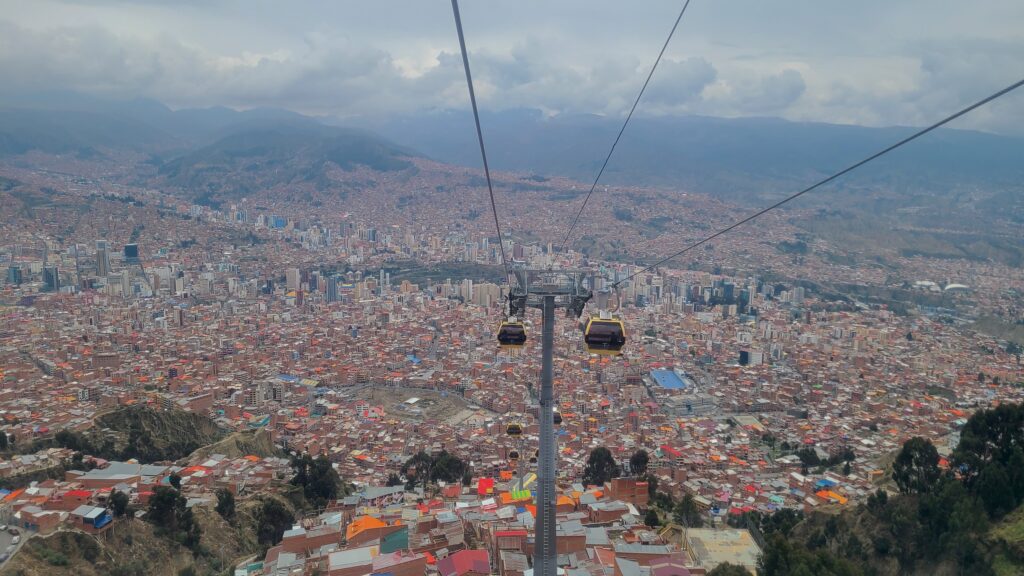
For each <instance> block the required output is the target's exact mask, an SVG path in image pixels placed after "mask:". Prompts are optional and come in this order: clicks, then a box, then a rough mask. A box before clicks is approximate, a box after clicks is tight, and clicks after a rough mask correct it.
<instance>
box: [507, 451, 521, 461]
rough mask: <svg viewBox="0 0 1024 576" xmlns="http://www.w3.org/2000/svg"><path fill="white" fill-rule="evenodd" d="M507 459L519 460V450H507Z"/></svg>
mask: <svg viewBox="0 0 1024 576" xmlns="http://www.w3.org/2000/svg"><path fill="white" fill-rule="evenodd" d="M508 459H509V460H519V452H518V451H517V450H513V451H511V452H509V453H508Z"/></svg>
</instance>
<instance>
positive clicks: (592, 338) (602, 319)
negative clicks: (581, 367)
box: [583, 313, 626, 356]
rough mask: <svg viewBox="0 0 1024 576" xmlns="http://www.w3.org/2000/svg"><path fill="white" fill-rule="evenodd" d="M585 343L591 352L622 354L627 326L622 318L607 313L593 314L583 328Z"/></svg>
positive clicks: (607, 354) (608, 354) (610, 354)
mask: <svg viewBox="0 0 1024 576" xmlns="http://www.w3.org/2000/svg"><path fill="white" fill-rule="evenodd" d="M583 343H584V345H585V346H586V348H587V352H588V353H590V354H602V355H605V356H615V355H618V354H621V353H622V347H623V346H624V345H625V344H626V326H625V325H624V324H623V323H622V320H619V319H618V318H613V317H612V316H611V315H610V314H607V313H602V314H601V315H599V316H591V317H590V319H589V320H588V321H587V326H586V327H585V328H584V329H583Z"/></svg>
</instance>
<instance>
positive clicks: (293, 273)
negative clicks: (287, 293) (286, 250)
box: [284, 268, 302, 290]
mask: <svg viewBox="0 0 1024 576" xmlns="http://www.w3.org/2000/svg"><path fill="white" fill-rule="evenodd" d="M284 279H285V289H286V290H298V289H299V285H300V283H301V281H302V274H301V273H300V272H299V269H298V268H289V269H287V270H285V272H284Z"/></svg>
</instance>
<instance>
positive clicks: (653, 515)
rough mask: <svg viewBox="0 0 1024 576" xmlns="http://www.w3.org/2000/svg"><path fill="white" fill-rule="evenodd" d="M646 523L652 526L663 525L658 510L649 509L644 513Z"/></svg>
mask: <svg viewBox="0 0 1024 576" xmlns="http://www.w3.org/2000/svg"><path fill="white" fill-rule="evenodd" d="M644 524H645V525H647V526H650V527H651V528H656V527H658V526H661V519H660V518H658V512H657V511H655V509H654V508H648V509H647V514H644Z"/></svg>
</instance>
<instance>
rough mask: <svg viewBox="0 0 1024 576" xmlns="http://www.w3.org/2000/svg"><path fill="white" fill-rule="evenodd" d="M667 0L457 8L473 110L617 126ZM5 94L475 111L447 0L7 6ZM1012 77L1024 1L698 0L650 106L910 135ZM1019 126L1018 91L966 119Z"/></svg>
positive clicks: (661, 26) (498, 1) (185, 0)
mask: <svg viewBox="0 0 1024 576" xmlns="http://www.w3.org/2000/svg"><path fill="white" fill-rule="evenodd" d="M681 6H682V2H681V1H676V0H629V1H624V0H616V1H612V0H463V2H462V17H463V24H464V26H465V30H466V36H467V43H468V44H469V47H470V52H471V54H470V57H471V64H472V65H473V68H474V76H475V79H476V81H477V91H478V95H479V98H480V104H481V106H482V107H484V108H485V109H488V110H500V109H507V108H522V107H526V108H539V109H543V110H545V111H547V112H549V113H559V112H586V113H599V114H611V115H618V114H623V113H624V111H625V110H628V107H629V105H630V103H631V102H632V99H633V98H634V97H635V94H636V91H637V90H638V89H639V87H640V85H641V84H642V82H643V79H644V77H645V75H646V74H647V71H648V70H649V67H650V66H651V63H652V62H653V60H654V57H655V56H656V55H657V52H658V49H659V48H660V46H661V43H662V42H663V41H664V38H665V36H666V35H667V33H668V30H669V28H670V27H671V24H672V21H673V20H674V18H675V16H676V15H677V14H678V11H679V9H680V7H681ZM0 77H2V78H3V79H4V82H3V88H0V90H7V91H20V92H34V91H46V90H54V89H58V90H74V91H80V92H86V93H90V94H95V95H101V96H113V97H117V98H127V97H136V96H144V97H152V98H156V99H159V100H161V101H163V102H165V103H167V104H168V105H170V106H172V107H195V106H212V105H227V106H232V107H239V108H248V107H256V106H275V107H283V108H289V109H293V110H297V111H301V112H305V113H312V114H324V115H335V116H340V117H348V116H361V115H375V114H388V113H413V112H418V111H422V110H430V109H438V108H458V107H464V106H466V105H467V97H466V89H465V85H464V78H463V76H462V68H461V61H460V59H459V56H458V42H457V38H456V35H455V26H454V23H453V19H452V14H451V6H450V2H449V1H448V0H363V1H359V2H354V1H348V0H322V1H303V0H291V1H287V2H285V1H272V0H174V1H170V0H168V1H160V0H145V1H134V2H132V1H128V0H121V1H119V0H94V1H89V0H63V1H58V0H32V1H31V2H26V1H24V0H0ZM1021 78H1024V1H1022V0H976V1H974V2H962V1H960V2H953V1H951V0H861V1H857V2H850V1H846V0H832V1H823V0H774V1H772V0H692V2H691V5H690V7H689V9H688V11H687V13H686V15H685V16H684V18H683V22H682V24H681V25H680V28H679V30H678V31H677V33H676V36H675V38H674V39H673V41H672V44H671V45H670V46H669V49H668V51H667V52H666V60H665V61H663V62H662V66H661V67H660V68H659V69H658V71H657V73H656V74H655V77H654V79H653V80H652V83H651V86H650V87H649V89H648V93H647V95H646V96H645V98H644V100H643V101H642V103H641V106H640V110H641V112H642V113H643V114H651V115H657V114H703V115H715V116H782V117H785V118H789V119H794V120H817V121H828V122H840V123H855V124H864V125H891V124H903V125H920V124H924V123H928V122H931V121H933V120H935V119H937V118H938V117H940V116H943V115H946V114H948V113H950V112H952V111H953V110H955V109H956V108H958V107H962V106H963V105H965V104H967V103H969V102H971V101H974V100H977V99H979V98H981V97H982V96H985V95H987V94H988V93H990V92H994V91H995V90H998V89H999V88H1002V87H1004V86H1006V85H1009V84H1011V83H1013V82H1015V81H1017V80H1020V79H1021ZM957 126H958V127H971V128H979V129H984V130H990V131H995V132H1001V133H1013V134H1024V89H1021V90H1020V91H1019V93H1015V94H1012V95H1010V96H1008V97H1006V98H1005V99H1004V100H1003V101H1001V102H999V103H996V104H995V105H993V106H991V107H989V108H986V109H984V110H981V111H979V112H977V113H976V114H973V115H972V116H971V117H970V118H967V119H964V120H962V121H959V123H958V124H957Z"/></svg>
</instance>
